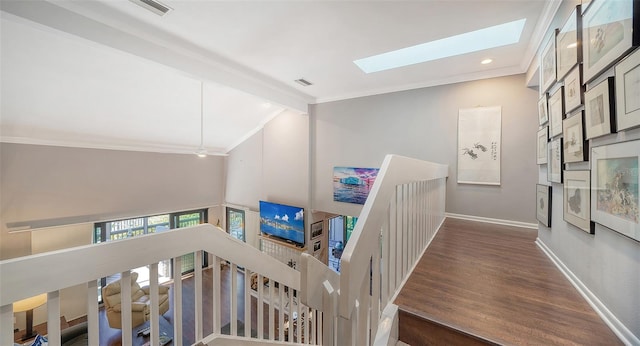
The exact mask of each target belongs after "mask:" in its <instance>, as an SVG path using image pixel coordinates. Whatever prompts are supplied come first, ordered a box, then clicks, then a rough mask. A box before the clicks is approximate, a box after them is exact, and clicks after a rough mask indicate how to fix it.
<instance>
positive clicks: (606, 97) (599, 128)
mask: <svg viewBox="0 0 640 346" xmlns="http://www.w3.org/2000/svg"><path fill="white" fill-rule="evenodd" d="M613 88H614V86H613V77H609V78H607V79H605V80H604V81H602V82H601V83H599V84H598V85H596V86H594V87H593V88H591V89H590V90H587V92H585V93H584V120H585V121H584V126H585V132H586V138H587V139H592V138H596V137H600V136H604V135H607V134H610V133H613V132H615V122H614V119H613V117H614V114H615V109H614V103H613V99H612V95H613V92H614V91H613Z"/></svg>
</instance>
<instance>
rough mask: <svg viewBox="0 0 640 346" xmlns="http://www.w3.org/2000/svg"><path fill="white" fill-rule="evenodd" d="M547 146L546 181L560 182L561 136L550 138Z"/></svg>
mask: <svg viewBox="0 0 640 346" xmlns="http://www.w3.org/2000/svg"><path fill="white" fill-rule="evenodd" d="M548 146H549V158H548V160H549V162H548V163H547V181H549V182H551V183H559V184H562V137H557V138H554V139H552V140H551V141H550V142H549V145H548Z"/></svg>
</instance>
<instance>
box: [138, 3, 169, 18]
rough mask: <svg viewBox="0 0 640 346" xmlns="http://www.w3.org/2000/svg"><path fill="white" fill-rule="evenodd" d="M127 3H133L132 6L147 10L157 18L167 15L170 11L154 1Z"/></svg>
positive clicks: (167, 7) (165, 6)
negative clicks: (157, 16)
mask: <svg viewBox="0 0 640 346" xmlns="http://www.w3.org/2000/svg"><path fill="white" fill-rule="evenodd" d="M129 1H131V2H133V3H134V4H136V5H138V6H140V7H143V8H146V9H147V10H149V11H151V12H153V13H155V14H157V15H159V16H164V15H165V14H167V13H169V11H171V10H172V8H171V7H169V6H167V5H165V4H162V3H160V2H158V1H155V0H129Z"/></svg>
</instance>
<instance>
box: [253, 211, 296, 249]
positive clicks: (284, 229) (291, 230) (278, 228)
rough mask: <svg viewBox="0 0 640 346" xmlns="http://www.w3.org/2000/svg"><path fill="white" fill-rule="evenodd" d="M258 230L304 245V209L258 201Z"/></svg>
mask: <svg viewBox="0 0 640 346" xmlns="http://www.w3.org/2000/svg"><path fill="white" fill-rule="evenodd" d="M260 231H261V232H262V233H265V234H268V235H270V236H273V237H276V238H278V239H281V240H284V241H286V242H289V243H292V244H294V245H296V246H299V247H304V209H303V208H300V207H294V206H290V205H284V204H277V203H271V202H266V201H260Z"/></svg>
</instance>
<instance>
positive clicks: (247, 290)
mask: <svg viewBox="0 0 640 346" xmlns="http://www.w3.org/2000/svg"><path fill="white" fill-rule="evenodd" d="M244 337H245V338H250V337H251V271H250V270H249V269H248V268H244Z"/></svg>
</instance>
